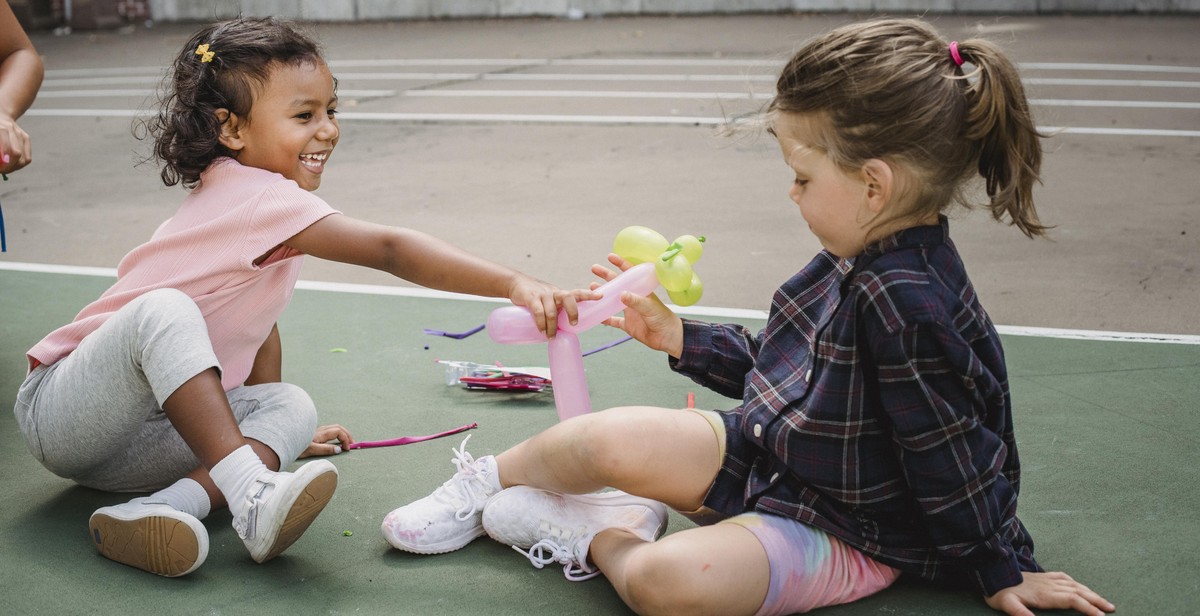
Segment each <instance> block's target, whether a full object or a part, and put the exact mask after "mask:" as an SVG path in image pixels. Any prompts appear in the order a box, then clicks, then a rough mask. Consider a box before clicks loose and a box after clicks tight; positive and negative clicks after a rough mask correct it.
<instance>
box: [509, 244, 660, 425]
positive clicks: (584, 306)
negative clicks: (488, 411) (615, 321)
mask: <svg viewBox="0 0 1200 616" xmlns="http://www.w3.org/2000/svg"><path fill="white" fill-rule="evenodd" d="M656 287H658V278H656V277H655V274H654V265H653V264H652V263H642V264H640V265H635V266H633V267H631V268H629V269H628V270H626V271H624V272H622V273H621V274H620V275H619V276H617V277H616V278H614V279H612V280H610V281H608V282H606V283H604V284H603V285H600V287H599V288H598V289H596V291H597V292H598V293H601V294H603V295H604V297H602V298H600V299H598V300H594V301H589V302H579V321H578V323H576V324H575V325H571V323H570V322H569V321H568V320H567V315H566V314H565V313H559V315H558V334H556V335H555V337H554V338H553V339H552V340H549V341H547V340H546V337H545V336H544V335H542V332H540V331H538V328H537V324H535V323H534V321H533V315H532V314H530V312H529V311H528V310H526V309H525V308H522V307H520V306H505V307H503V308H497V309H495V310H493V311H492V314H491V315H490V316H488V321H487V332H488V335H489V336H491V338H492V340H494V341H496V342H499V343H501V344H536V343H540V342H548V344H547V349H548V352H549V354H550V381H551V387H552V388H553V390H554V406H555V407H556V408H557V409H558V418H559V419H560V420H563V419H568V418H571V417H575V416H576V415H583V414H584V413H589V412H591V410H592V403H591V400H590V399H589V398H588V390H587V377H586V376H585V375H584V373H583V352H582V349H581V348H580V346H579V336H578V334H580V333H582V332H585V331H587V330H589V329H591V328H593V327H595V326H597V325H599V324H600V323H602V322H604V320H605V319H607V318H608V317H611V316H613V315H615V314H617V313H618V312H621V311H622V310H624V309H625V304H623V303H621V294H622V293H624V292H626V291H629V292H630V293H633V294H635V295H649V294H650V293H651V292H652V291H654V289H655V288H656Z"/></svg>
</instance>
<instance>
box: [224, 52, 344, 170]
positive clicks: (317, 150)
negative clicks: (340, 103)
mask: <svg viewBox="0 0 1200 616" xmlns="http://www.w3.org/2000/svg"><path fill="white" fill-rule="evenodd" d="M336 109H337V93H336V91H335V89H334V81H333V75H332V74H331V73H330V72H329V67H327V66H326V65H325V63H324V62H313V63H303V64H296V65H286V64H274V65H273V66H272V68H271V72H270V74H269V75H268V77H267V80H266V82H264V83H263V84H261V85H258V86H256V87H255V88H254V102H253V104H252V106H251V108H250V117H248V118H231V122H230V123H228V124H226V126H225V129H226V131H227V133H226V135H224V136H223V137H222V142H223V143H225V145H226V147H229V148H230V149H231V150H234V151H235V152H236V154H237V160H238V162H240V163H241V164H243V165H246V166H249V167H257V168H259V169H266V170H267V171H274V172H275V173H278V174H280V175H282V176H284V177H286V178H288V179H289V180H293V181H295V182H296V183H297V184H299V185H300V187H301V188H303V189H305V190H310V191H311V190H316V189H317V187H319V186H320V185H321V173H322V172H323V171H324V169H325V164H326V163H327V162H328V160H329V156H330V154H332V153H333V148H334V147H335V146H336V145H337V142H338V136H339V134H340V130H339V128H338V121H337V117H336V115H335V114H336Z"/></svg>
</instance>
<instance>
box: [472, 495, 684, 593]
mask: <svg viewBox="0 0 1200 616" xmlns="http://www.w3.org/2000/svg"><path fill="white" fill-rule="evenodd" d="M483 528H484V529H485V530H486V531H487V534H488V536H490V537H491V538H492V539H495V540H496V541H499V542H500V543H504V544H507V545H511V546H512V547H513V549H514V550H516V551H518V552H520V553H521V554H523V555H524V556H525V557H526V558H528V559H529V562H531V563H533V566H534V567H537V568H538V569H541V568H542V567H544V566H546V565H548V564H551V563H558V564H560V565H562V566H563V575H565V576H566V578H567V579H568V580H571V581H575V582H578V581H583V580H588V579H591V578H594V577H596V576H597V575H600V571H598V570H597V569H596V568H595V567H594V566H592V565H590V564H588V560H587V556H588V549H589V548H590V547H591V544H592V538H593V537H595V536H596V533H599V532H600V531H602V530H605V529H609V528H622V529H625V530H628V531H629V532H631V533H633V534H634V535H635V536H637V537H638V538H640V539H642V540H644V541H654V540H655V539H657V538H659V537H661V536H662V534H663V532H665V531H666V530H667V506H666V505H664V504H662V503H660V502H657V501H652V500H650V499H647V498H640V497H637V496H632V495H630V494H626V493H624V492H621V491H617V490H614V491H610V492H597V493H595V494H557V493H554V492H548V491H546V490H539V489H537V488H530V487H528V486H515V487H512V488H509V489H507V490H504V491H503V492H500V493H499V494H497V495H495V496H493V497H492V498H491V499H489V500H488V502H487V505H486V506H485V507H484V509H483Z"/></svg>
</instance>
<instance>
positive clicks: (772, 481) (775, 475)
mask: <svg viewBox="0 0 1200 616" xmlns="http://www.w3.org/2000/svg"><path fill="white" fill-rule="evenodd" d="M776 479H779V473H775V474H774V475H771V483H775V480H776Z"/></svg>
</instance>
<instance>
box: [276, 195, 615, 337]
mask: <svg viewBox="0 0 1200 616" xmlns="http://www.w3.org/2000/svg"><path fill="white" fill-rule="evenodd" d="M286 244H287V245H288V246H290V247H292V248H294V249H296V250H299V251H300V252H303V253H305V254H310V255H312V256H314V257H319V258H321V259H328V260H330V261H339V262H342V263H352V264H354V265H361V266H363V267H370V268H373V269H377V270H380V271H384V272H387V273H389V274H392V275H394V276H397V277H399V278H403V279H405V280H408V281H410V282H414V283H416V284H419V285H421V286H424V287H430V288H433V289H439V290H442V291H452V292H456V293H470V294H472V295H482V296H485V297H507V298H508V299H509V300H511V301H512V303H514V304H516V305H518V306H523V307H525V308H527V309H529V311H530V312H531V313H532V314H533V318H534V321H535V322H536V323H537V326H538V329H539V330H541V331H542V332H544V333H545V334H546V336H547V337H552V336H554V333H555V331H556V330H557V328H558V321H557V317H558V311H559V310H560V309H561V310H564V311H566V313H567V318H568V319H570V321H571V322H572V323H574V322H576V321H577V320H578V318H579V309H578V306H577V304H576V302H577V301H579V300H588V299H595V298H597V297H598V295H597V294H596V293H595V292H592V291H588V290H583V289H580V290H575V291H564V290H562V289H559V288H558V287H555V286H554V285H551V284H549V283H546V282H542V281H540V280H537V279H536V278H533V277H531V276H528V275H526V274H523V273H521V272H518V271H516V270H514V269H512V268H509V267H505V266H503V265H500V264H498V263H495V262H492V261H489V260H487V259H484V258H482V257H478V256H476V255H473V254H471V253H469V252H467V251H465V250H463V249H461V248H458V247H457V246H454V245H453V244H450V243H449V242H446V241H443V240H440V239H437V238H435V237H433V236H431V235H429V234H426V233H422V232H420V231H415V230H413V229H406V228H403V227H389V226H386V225H378V224H374V223H369V222H364V221H361V220H356V219H353V218H350V217H348V216H344V215H341V214H334V215H331V216H326V217H325V218H322V219H321V220H319V221H317V222H315V223H313V224H312V225H310V226H309V227H308V228H306V229H305V230H303V231H301V232H300V233H297V234H296V235H295V236H293V237H292V238H291V239H289V240H288V241H287V242H286Z"/></svg>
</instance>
